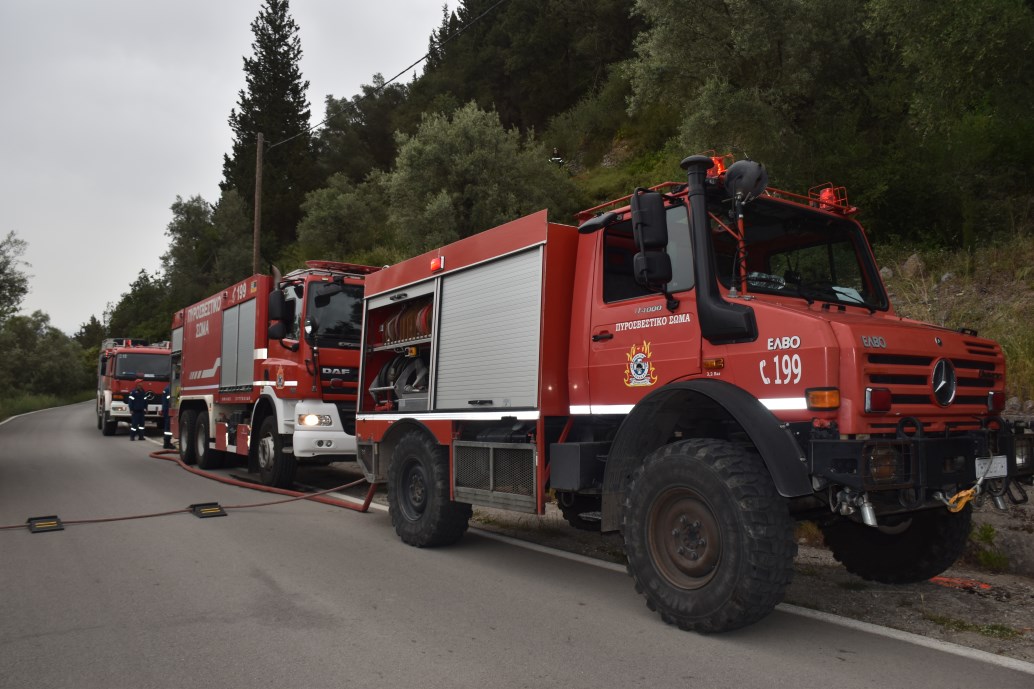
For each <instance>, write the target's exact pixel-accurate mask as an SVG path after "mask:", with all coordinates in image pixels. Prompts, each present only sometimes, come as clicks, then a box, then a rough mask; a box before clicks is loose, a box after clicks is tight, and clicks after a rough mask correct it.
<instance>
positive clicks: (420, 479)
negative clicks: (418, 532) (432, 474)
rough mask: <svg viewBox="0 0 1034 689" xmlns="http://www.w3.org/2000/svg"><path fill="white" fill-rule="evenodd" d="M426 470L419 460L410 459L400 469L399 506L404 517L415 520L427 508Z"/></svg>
mask: <svg viewBox="0 0 1034 689" xmlns="http://www.w3.org/2000/svg"><path fill="white" fill-rule="evenodd" d="M427 492H428V482H427V472H426V471H424V467H423V465H422V464H420V462H418V461H417V460H415V459H411V460H409V461H408V462H406V465H405V466H404V467H403V469H402V479H401V481H400V482H399V506H400V507H401V508H402V513H403V514H404V515H405V517H406V519H408V520H410V521H416V520H418V519H420V517H421V516H422V515H423V514H424V510H425V509H427Z"/></svg>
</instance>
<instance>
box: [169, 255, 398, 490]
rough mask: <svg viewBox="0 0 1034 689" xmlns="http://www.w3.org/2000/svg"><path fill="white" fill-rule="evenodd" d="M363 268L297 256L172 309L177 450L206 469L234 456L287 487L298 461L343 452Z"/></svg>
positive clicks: (346, 454) (350, 443) (350, 450)
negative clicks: (298, 262)
mask: <svg viewBox="0 0 1034 689" xmlns="http://www.w3.org/2000/svg"><path fill="white" fill-rule="evenodd" d="M375 270H377V269H376V268H371V267H369V266H359V265H352V264H347V263H335V262H332V261H308V262H307V263H306V267H305V268H302V269H300V270H296V271H294V272H292V273H289V274H287V275H286V276H284V277H283V278H281V277H280V276H269V275H253V276H251V277H250V278H247V279H246V280H242V281H241V282H238V283H237V284H235V285H232V286H231V287H229V288H227V289H225V290H223V291H222V292H220V293H218V294H216V295H213V296H211V297H209V298H208V299H204V300H202V301H200V302H198V303H196V304H194V305H193V306H188V307H187V308H185V309H182V310H181V311H179V312H177V313H176V314H175V315H174V317H173V324H172V352H173V364H174V370H175V384H174V388H173V394H174V401H173V405H172V407H173V414H172V432H173V434H174V435H178V437H179V452H180V457H181V458H182V460H183V461H184V462H185V463H187V464H195V463H196V464H197V465H198V466H200V467H201V468H203V469H211V468H215V467H218V466H220V464H221V463H222V462H223V460H224V459H227V458H229V457H232V456H234V455H236V456H240V457H242V458H246V461H247V465H248V468H249V470H250V471H254V472H258V474H259V477H260V479H261V481H262V483H264V484H266V485H271V486H278V487H287V486H290V485H291V483H292V480H293V477H294V473H295V468H296V466H297V464H298V463H299V462H307V463H317V464H319V463H322V464H329V463H330V462H334V461H342V460H352V459H354V457H355V437H354V433H355V405H356V398H357V380H358V377H359V372H358V366H359V335H360V327H361V323H362V295H363V282H364V279H365V278H366V276H367V275H368V274H369V273H371V272H373V271H375ZM270 321H272V322H273V324H272V325H269V323H270Z"/></svg>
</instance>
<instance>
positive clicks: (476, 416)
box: [356, 410, 539, 421]
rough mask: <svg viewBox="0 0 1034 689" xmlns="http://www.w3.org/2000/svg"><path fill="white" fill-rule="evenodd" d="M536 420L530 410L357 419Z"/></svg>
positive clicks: (360, 418)
mask: <svg viewBox="0 0 1034 689" xmlns="http://www.w3.org/2000/svg"><path fill="white" fill-rule="evenodd" d="M504 418H506V419H518V420H520V421H537V420H538V418H539V412H538V411H535V410H531V411H467V412H464V411H460V412H431V413H427V412H417V413H415V414H360V415H358V416H357V417H356V420H357V421H401V420H402V419H421V420H427V421H494V420H499V419H504Z"/></svg>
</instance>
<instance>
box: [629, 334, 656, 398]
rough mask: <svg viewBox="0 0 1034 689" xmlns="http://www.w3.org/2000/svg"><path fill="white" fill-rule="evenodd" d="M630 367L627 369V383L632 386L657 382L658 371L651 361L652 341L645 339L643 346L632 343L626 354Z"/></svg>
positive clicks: (636, 386)
mask: <svg viewBox="0 0 1034 689" xmlns="http://www.w3.org/2000/svg"><path fill="white" fill-rule="evenodd" d="M626 356H627V357H628V368H626V369H625V385H626V386H628V387H630V388H638V387H642V386H650V385H653V384H654V383H656V382H657V372H656V371H655V370H654V368H653V362H652V361H650V356H651V352H650V343H649V342H647V341H646V340H643V344H642V346H639V345H632V349H630V350H629V351H628V353H627V354H626Z"/></svg>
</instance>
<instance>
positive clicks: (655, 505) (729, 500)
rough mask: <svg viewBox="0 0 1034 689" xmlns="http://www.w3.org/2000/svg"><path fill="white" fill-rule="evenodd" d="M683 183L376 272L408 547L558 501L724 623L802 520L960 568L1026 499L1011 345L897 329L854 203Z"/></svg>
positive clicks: (389, 453)
mask: <svg viewBox="0 0 1034 689" xmlns="http://www.w3.org/2000/svg"><path fill="white" fill-rule="evenodd" d="M727 165H728V168H727V169H726V166H727ZM683 167H684V168H685V169H686V170H687V171H688V184H675V183H668V184H664V185H660V186H658V187H655V188H653V189H637V190H636V191H635V193H634V194H632V195H631V196H630V197H625V198H624V199H620V200H618V201H616V202H613V203H611V204H607V205H605V206H601V207H598V208H593V209H590V210H588V211H585V212H583V213H581V214H580V216H579V220H580V222H581V225H580V226H579V227H577V228H575V227H571V226H566V225H561V224H555V223H551V222H548V221H547V217H546V212H545V211H541V212H539V213H535V214H533V215H529V216H527V217H524V218H521V219H519V220H515V221H513V222H510V223H508V224H505V225H502V226H501V227H497V228H495V229H492V230H488V231H486V232H482V233H480V234H478V235H475V236H472V237H469V238H466V239H463V240H460V241H458V242H455V243H453V244H450V245H448V246H445V247H443V248H441V249H437V250H435V251H431V252H428V253H426V254H423V255H421V256H417V257H415V258H412V259H410V260H407V261H404V262H402V263H399V264H397V265H394V266H391V267H388V268H385V269H383V270H381V271H380V272H378V273H375V274H373V275H370V276H369V277H368V279H367V281H366V295H365V299H364V303H365V306H364V314H365V315H364V325H363V351H362V356H363V361H362V365H361V367H360V375H359V387H360V389H361V391H362V394H361V396H360V401H359V413H358V418H357V424H356V434H357V436H358V461H359V464H360V466H361V467H362V470H363V471H364V473H365V475H366V478H367V479H368V480H369V481H371V482H386V483H387V490H388V502H389V508H390V514H391V520H392V523H393V525H394V528H395V530H396V531H397V533H398V534H399V536H400V537H401V538H402V540H403V541H404V542H406V543H409V544H411V545H414V546H433V545H442V544H448V543H451V542H454V541H456V540H457V539H459V538H460V537H461V536H462V534H463V533H464V531H465V530H466V529H467V522H468V519H469V517H470V516H471V506H472V505H484V506H490V507H495V508H505V509H510V510H516V511H521V512H528V513H536V514H543V513H544V507H545V504H546V503H547V501H548V500H549V499H550V495H555V498H556V500H557V502H558V503H559V505H560V507H561V509H562V510H563V513H564V514H565V516H567V518H568V519H569V520H570V521H571V522H572V524H574V525H576V526H581V527H587V526H590V525H591V526H594V527H595V528H598V529H602V530H603V531H620V532H621V535H622V537H623V539H624V545H625V551H626V554H627V558H628V570H629V573H630V574H631V576H632V577H633V579H634V581H635V587H636V590H637V591H639V592H640V593H642V594H643V595H645V597H646V600H647V605H648V606H649V607H650V608H651V609H653V610H656V611H657V612H658V613H659V614H660V615H661V617H662V619H663V620H664V621H666V622H669V623H672V624H676V625H678V626H679V627H681V628H683V629H689V630H697V631H702V632H717V631H724V630H730V629H735V628H738V627H742V626H744V625H747V624H750V623H752V622H754V621H757V620H758V619H760V618H762V617H763V616H765V615H766V614H768V613H769V612H770V611H771V610H772V608H773V607H774V606H775V605H776V604H777V603H779V602H780V601H781V600H782V598H783V594H784V591H785V589H786V587H787V585H788V584H789V582H790V579H791V575H792V572H793V559H794V555H795V553H796V544H795V541H794V535H793V524H794V520H795V519H809V520H815V521H816V522H817V523H818V524H819V525H820V526H821V528H822V530H823V533H824V535H825V538H826V542H827V544H828V545H829V546H830V548H831V549H832V551H833V553H834V555H835V556H836V558H837V559H838V560H839V561H840V562H841V563H843V564H844V565H845V566H846V567H847V569H849V570H850V571H852V572H854V573H856V574H858V575H860V576H862V577H865V578H868V579H873V580H876V581H880V582H887V583H899V582H915V581H920V580H924V579H927V578H929V577H932V576H934V575H936V574H938V573H940V572H941V571H943V570H944V569H946V568H947V567H948V566H949V565H951V564H952V563H953V562H954V561H955V560H956V558H957V557H958V556H959V555H960V553H961V552H962V550H963V547H964V545H965V543H966V539H967V535H968V533H969V531H970V523H971V522H970V520H971V512H970V511H971V508H972V505H971V501H972V500H973V499H977V500H983V499H989V500H990V501H992V502H993V503H994V504H995V505H996V506H999V507H1004V506H1005V501H1006V500H1011V501H1012V502H1022V501H1025V500H1026V494H1025V492H1024V489H1023V485H1022V484H1027V485H1030V483H1031V477H1032V472H1034V465H1032V463H1031V453H1032V438H1034V435H1031V434H1030V433H1029V432H1028V431H1027V430H1026V429H1024V428H1022V427H1018V426H1015V425H1012V424H1010V423H1008V422H1006V421H1004V420H1003V419H1002V418H1001V416H1000V412H1001V411H1002V409H1003V406H1004V401H1005V399H1004V394H1003V393H1004V384H1005V360H1004V357H1003V354H1002V350H1001V348H1000V347H999V346H998V345H997V344H996V343H994V342H992V341H990V340H987V339H983V338H980V337H978V336H977V334H976V333H974V332H972V331H969V330H961V331H953V330H948V329H944V328H939V327H935V326H932V325H927V324H924V323H920V322H916V321H912V320H908V319H906V318H902V317H900V316H898V315H896V314H895V312H894V309H893V307H892V306H891V304H890V302H889V300H888V298H887V292H886V290H885V288H884V285H883V284H882V282H881V279H880V274H879V271H878V270H877V267H876V263H875V261H874V258H873V254H872V252H871V250H870V247H869V245H868V243H867V241H866V236H865V233H864V231H863V229H862V227H861V226H860V225H859V224H858V222H857V221H856V220H854V219H853V218H852V215H853V213H854V211H855V209H854V208H852V207H850V206H849V205H848V203H847V195H846V192H845V191H844V189H843V188H834V187H833V186H831V185H826V186H824V187H822V188H817V189H814V190H813V191H812V192H811V193H809V195H807V196H798V195H794V194H790V193H786V192H782V191H777V190H775V189H768V188H767V175H766V174H765V171H764V168H763V167H762V166H761V165H759V164H758V163H756V162H753V161H749V160H743V161H738V162H732V160H731V159H730V158H729V157H724V158H723V157H715V158H712V157H707V156H692V157H690V158H687V159H686V160H685V161H683Z"/></svg>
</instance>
